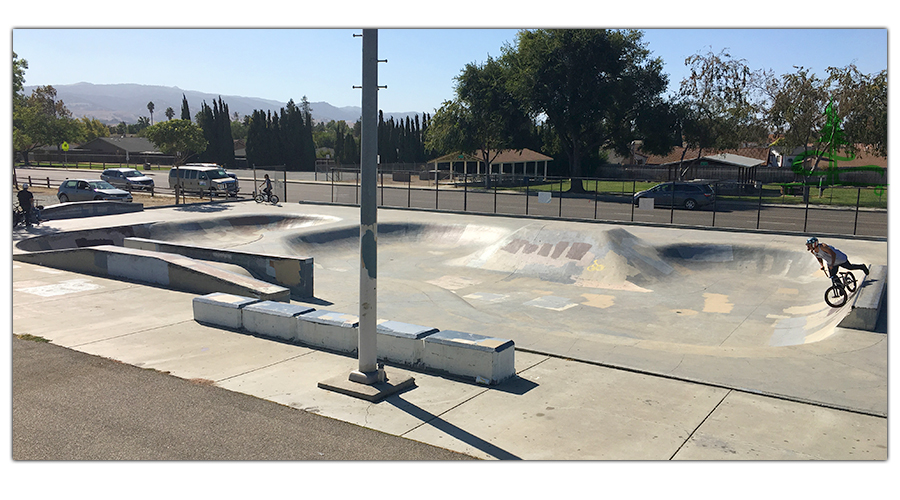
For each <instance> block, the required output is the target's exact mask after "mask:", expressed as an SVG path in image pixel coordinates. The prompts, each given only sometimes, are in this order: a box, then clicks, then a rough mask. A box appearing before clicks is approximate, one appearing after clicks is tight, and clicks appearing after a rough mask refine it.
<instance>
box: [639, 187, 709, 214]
mask: <svg viewBox="0 0 900 500" xmlns="http://www.w3.org/2000/svg"><path fill="white" fill-rule="evenodd" d="M673 186H674V188H675V189H674V191H673V189H672V188H673ZM642 198H650V199H652V200H653V206H655V207H656V206H666V207H671V206H672V205H673V202H674V205H675V206H676V207H684V208H686V209H688V210H694V209H695V208H701V207H705V206H708V205H712V204H713V202H714V201H715V200H716V193H715V192H714V191H713V188H712V186H710V185H709V184H702V183H694V182H663V183H662V184H657V185H656V186H653V187H652V188H650V189H648V190H646V191H640V192H638V193H635V194H634V204H635V205H638V204H640V201H641V199H642Z"/></svg>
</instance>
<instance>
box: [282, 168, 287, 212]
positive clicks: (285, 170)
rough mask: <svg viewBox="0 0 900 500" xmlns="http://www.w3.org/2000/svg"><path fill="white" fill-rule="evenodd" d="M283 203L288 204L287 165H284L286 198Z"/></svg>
mask: <svg viewBox="0 0 900 500" xmlns="http://www.w3.org/2000/svg"><path fill="white" fill-rule="evenodd" d="M281 201H283V202H285V203H287V165H284V198H283V199H282V200H281Z"/></svg>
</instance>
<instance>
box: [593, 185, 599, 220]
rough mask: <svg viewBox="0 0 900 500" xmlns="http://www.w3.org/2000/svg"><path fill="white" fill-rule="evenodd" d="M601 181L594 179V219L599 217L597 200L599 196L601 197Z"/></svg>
mask: <svg viewBox="0 0 900 500" xmlns="http://www.w3.org/2000/svg"><path fill="white" fill-rule="evenodd" d="M599 182H600V181H598V180H597V179H594V219H596V218H597V201H598V198H599V197H600V187H599V186H600V184H599Z"/></svg>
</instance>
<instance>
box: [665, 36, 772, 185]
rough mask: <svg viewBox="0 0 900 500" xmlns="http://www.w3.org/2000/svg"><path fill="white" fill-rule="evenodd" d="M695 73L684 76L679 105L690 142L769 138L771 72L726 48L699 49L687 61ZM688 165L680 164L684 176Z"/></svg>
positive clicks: (727, 144)
mask: <svg viewBox="0 0 900 500" xmlns="http://www.w3.org/2000/svg"><path fill="white" fill-rule="evenodd" d="M684 63H685V66H687V67H688V68H690V75H689V76H687V77H685V78H684V79H683V80H682V81H681V86H680V89H679V95H678V98H679V106H680V109H681V111H682V134H683V136H684V144H685V146H686V148H685V150H684V153H683V154H682V163H683V162H684V156H685V153H686V152H687V148H694V149H697V150H698V152H697V158H700V157H702V156H703V150H704V149H727V148H736V147H740V146H741V145H742V144H744V143H748V142H763V143H765V142H766V136H767V134H766V129H765V127H764V125H763V123H764V122H763V120H762V119H761V116H762V109H763V105H762V100H761V98H760V97H761V96H762V95H763V91H764V89H765V88H766V82H767V81H768V79H769V78H770V76H769V75H768V74H767V73H766V72H765V71H753V70H751V69H750V68H749V67H748V66H747V63H746V61H745V60H743V59H734V58H732V57H731V54H729V53H728V52H726V51H724V50H723V51H720V52H719V53H718V54H716V53H713V52H712V51H709V52H707V53H705V54H700V53H697V54H694V55H692V56H690V57H688V58H687V59H685V61H684ZM685 170H686V169H680V174H679V176H683V175H684V174H685Z"/></svg>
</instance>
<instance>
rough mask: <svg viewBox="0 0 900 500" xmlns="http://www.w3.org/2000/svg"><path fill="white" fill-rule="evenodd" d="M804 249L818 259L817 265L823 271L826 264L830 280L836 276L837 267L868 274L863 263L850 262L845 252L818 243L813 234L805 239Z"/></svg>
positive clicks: (866, 267) (867, 269)
mask: <svg viewBox="0 0 900 500" xmlns="http://www.w3.org/2000/svg"><path fill="white" fill-rule="evenodd" d="M806 249H807V250H809V252H810V253H811V254H813V256H815V258H816V260H818V261H819V266H821V267H820V268H821V269H822V270H823V271H824V270H825V264H826V263H827V264H828V277H830V278H831V280H832V281H834V279H835V278H836V277H837V270H838V268H839V267H843V268H844V269H847V270H850V271H862V272H864V273H866V276H868V275H869V266H867V265H865V264H851V263H850V261H849V260H848V259H847V254H845V253H844V252H842V251H840V250H838V249H837V248H835V247H833V246H830V245H826V244H825V243H820V242H819V239H818V238H816V237H815V236H814V237H812V238H810V239H808V240H806Z"/></svg>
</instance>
